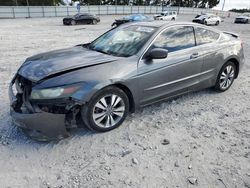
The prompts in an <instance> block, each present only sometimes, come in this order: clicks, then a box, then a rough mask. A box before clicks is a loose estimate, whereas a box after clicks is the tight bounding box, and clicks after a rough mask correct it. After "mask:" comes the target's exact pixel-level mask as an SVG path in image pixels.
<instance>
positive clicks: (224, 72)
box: [215, 61, 236, 92]
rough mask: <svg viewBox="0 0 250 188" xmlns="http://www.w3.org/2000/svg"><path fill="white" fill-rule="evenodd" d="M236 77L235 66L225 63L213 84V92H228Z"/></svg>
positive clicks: (231, 63)
mask: <svg viewBox="0 0 250 188" xmlns="http://www.w3.org/2000/svg"><path fill="white" fill-rule="evenodd" d="M235 75H236V66H235V64H234V63H233V62H230V61H229V62H227V63H226V64H225V65H223V67H222V68H221V70H220V72H219V75H218V77H217V81H216V84H215V90H216V91H219V92H224V91H226V90H228V89H229V88H230V87H231V85H232V84H233V82H234V79H235Z"/></svg>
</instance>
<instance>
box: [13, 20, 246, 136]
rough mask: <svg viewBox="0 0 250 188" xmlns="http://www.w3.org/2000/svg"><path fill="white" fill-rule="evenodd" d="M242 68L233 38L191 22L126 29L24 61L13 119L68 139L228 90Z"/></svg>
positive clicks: (30, 129) (32, 132)
mask: <svg viewBox="0 0 250 188" xmlns="http://www.w3.org/2000/svg"><path fill="white" fill-rule="evenodd" d="M243 63H244V54H243V46H242V42H241V40H240V38H239V36H238V35H236V34H233V33H227V32H221V31H219V30H215V29H210V28H208V27H206V26H201V25H198V24H194V23H178V22H176V23H175V22H172V23H165V22H161V21H159V22H138V23H129V24H124V25H122V26H120V27H117V28H114V29H111V30H110V31H108V32H106V33H104V34H103V35H101V36H100V37H98V38H97V39H96V40H94V41H93V42H91V43H87V44H80V45H77V46H74V47H71V48H66V49H61V50H55V51H50V52H46V53H42V54H38V55H35V56H32V57H29V58H27V59H26V60H25V62H24V63H23V64H22V65H21V67H20V68H19V69H18V71H17V72H16V74H15V76H14V77H13V79H12V81H11V84H10V86H9V98H10V114H11V116H12V119H13V122H14V124H16V125H17V126H18V127H21V128H22V129H23V130H25V132H26V133H27V134H28V135H29V136H31V137H32V138H35V139H37V140H51V139H61V138H65V137H68V136H69V135H70V129H72V128H76V127H79V126H82V125H85V126H87V127H88V128H89V129H91V130H94V131H99V132H105V131H110V130H112V129H114V128H117V127H118V126H120V125H121V124H122V123H123V121H124V120H125V118H126V116H127V115H128V113H130V112H134V111H135V110H136V109H138V108H141V107H144V106H146V105H150V104H152V103H155V102H159V101H162V100H165V99H169V98H171V97H176V96H178V95H181V94H184V93H188V92H190V91H196V90H200V89H203V88H208V87H213V88H214V89H215V90H216V91H219V92H224V91H226V90H228V89H229V88H230V87H231V85H232V84H233V82H234V80H235V79H236V78H237V77H238V74H239V72H240V70H241V68H242V65H243ZM166 118H167V114H166ZM135 126H136V125H135Z"/></svg>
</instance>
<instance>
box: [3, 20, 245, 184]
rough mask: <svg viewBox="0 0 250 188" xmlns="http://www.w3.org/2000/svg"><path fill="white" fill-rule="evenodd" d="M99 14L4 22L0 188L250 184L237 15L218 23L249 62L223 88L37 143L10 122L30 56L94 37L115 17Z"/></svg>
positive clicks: (241, 32)
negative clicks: (65, 20)
mask: <svg viewBox="0 0 250 188" xmlns="http://www.w3.org/2000/svg"><path fill="white" fill-rule="evenodd" d="M101 19H102V20H101V23H100V24H99V25H97V26H93V25H87V26H84V25H82V26H69V27H67V26H63V25H62V21H61V20H62V18H41V19H16V20H11V19H8V20H7V19H6V20H1V26H0V44H1V45H0V57H1V58H0V91H1V93H0V109H1V110H0V185H1V186H0V187H32V188H33V187H115V188H118V187H119V188H120V187H138V188H141V187H149V188H154V187H155V188H161V187H164V188H166V187H168V188H177V187H179V188H184V187H200V188H217V187H218V188H220V187H221V188H231V187H232V188H233V187H237V188H244V187H247V188H249V187H250V25H236V24H233V19H232V18H230V19H229V18H227V19H226V20H225V22H224V23H222V24H221V25H220V26H219V27H218V28H219V29H221V30H227V31H232V32H235V33H239V34H240V35H241V38H242V39H243V41H244V45H245V55H246V64H245V67H244V70H243V71H242V72H241V74H240V76H239V78H238V79H237V80H236V81H235V83H234V85H233V86H232V88H231V89H230V90H229V91H227V92H225V93H220V94H218V93H215V92H213V91H211V90H204V91H200V92H196V93H191V94H188V95H185V96H182V97H180V98H178V99H175V100H172V101H168V102H163V103H161V104H156V105H152V106H149V107H146V108H144V109H142V110H140V111H138V112H136V113H135V114H132V115H130V116H129V117H128V119H127V120H126V121H125V122H124V124H123V125H122V126H121V127H120V128H118V129H116V130H113V131H111V132H108V133H103V134H97V133H92V132H90V131H88V130H85V129H78V130H75V131H73V132H72V136H71V137H70V138H68V139H65V140H61V141H59V142H57V143H55V142H53V143H38V142H35V141H32V140H31V139H29V138H27V137H26V136H25V135H24V134H23V133H22V132H21V131H20V130H19V129H17V128H16V127H15V126H13V124H12V122H11V118H10V116H9V101H8V94H7V88H8V83H9V81H10V79H11V78H12V76H13V74H14V73H15V71H16V70H17V68H18V67H19V66H20V65H21V64H22V62H23V61H24V60H25V58H26V57H28V56H31V55H34V54H37V53H40V52H44V51H49V50H52V49H59V48H64V47H70V46H73V45H76V44H79V43H83V42H88V41H91V40H92V39H94V38H95V37H97V36H98V35H99V34H101V33H103V32H104V31H106V30H108V29H109V28H110V24H111V23H112V21H113V20H114V17H112V16H103V17H101ZM191 19H192V17H191V16H184V15H182V16H180V18H179V20H191ZM164 139H167V141H169V142H170V143H169V144H166V145H164V144H162V142H163V141H164ZM196 179H197V183H195V184H196V185H193V184H191V183H190V182H189V180H190V181H196Z"/></svg>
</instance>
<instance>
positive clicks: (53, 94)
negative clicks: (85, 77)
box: [30, 85, 80, 99]
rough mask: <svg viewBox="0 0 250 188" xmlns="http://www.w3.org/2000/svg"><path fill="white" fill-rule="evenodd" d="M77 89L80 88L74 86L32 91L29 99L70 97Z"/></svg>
mask: <svg viewBox="0 0 250 188" xmlns="http://www.w3.org/2000/svg"><path fill="white" fill-rule="evenodd" d="M79 88H80V86H79V85H74V86H65V87H55V88H48V89H37V90H32V92H31V95H30V98H31V99H55V98H64V97H68V96H70V95H71V94H73V93H74V92H75V91H76V90H77V89H79Z"/></svg>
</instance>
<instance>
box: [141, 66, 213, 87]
mask: <svg viewBox="0 0 250 188" xmlns="http://www.w3.org/2000/svg"><path fill="white" fill-rule="evenodd" d="M212 71H214V69H209V70H207V71H204V72H201V73H198V74H194V75H192V76H188V77H185V78H181V79H178V80H174V81H171V82H167V83H164V84H160V85H157V86H153V87H150V88H146V89H144V91H151V90H154V89H158V88H161V87H164V86H168V85H171V84H175V83H178V82H181V81H185V80H188V79H191V78H195V77H198V76H201V75H204V74H207V73H209V72H212Z"/></svg>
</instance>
